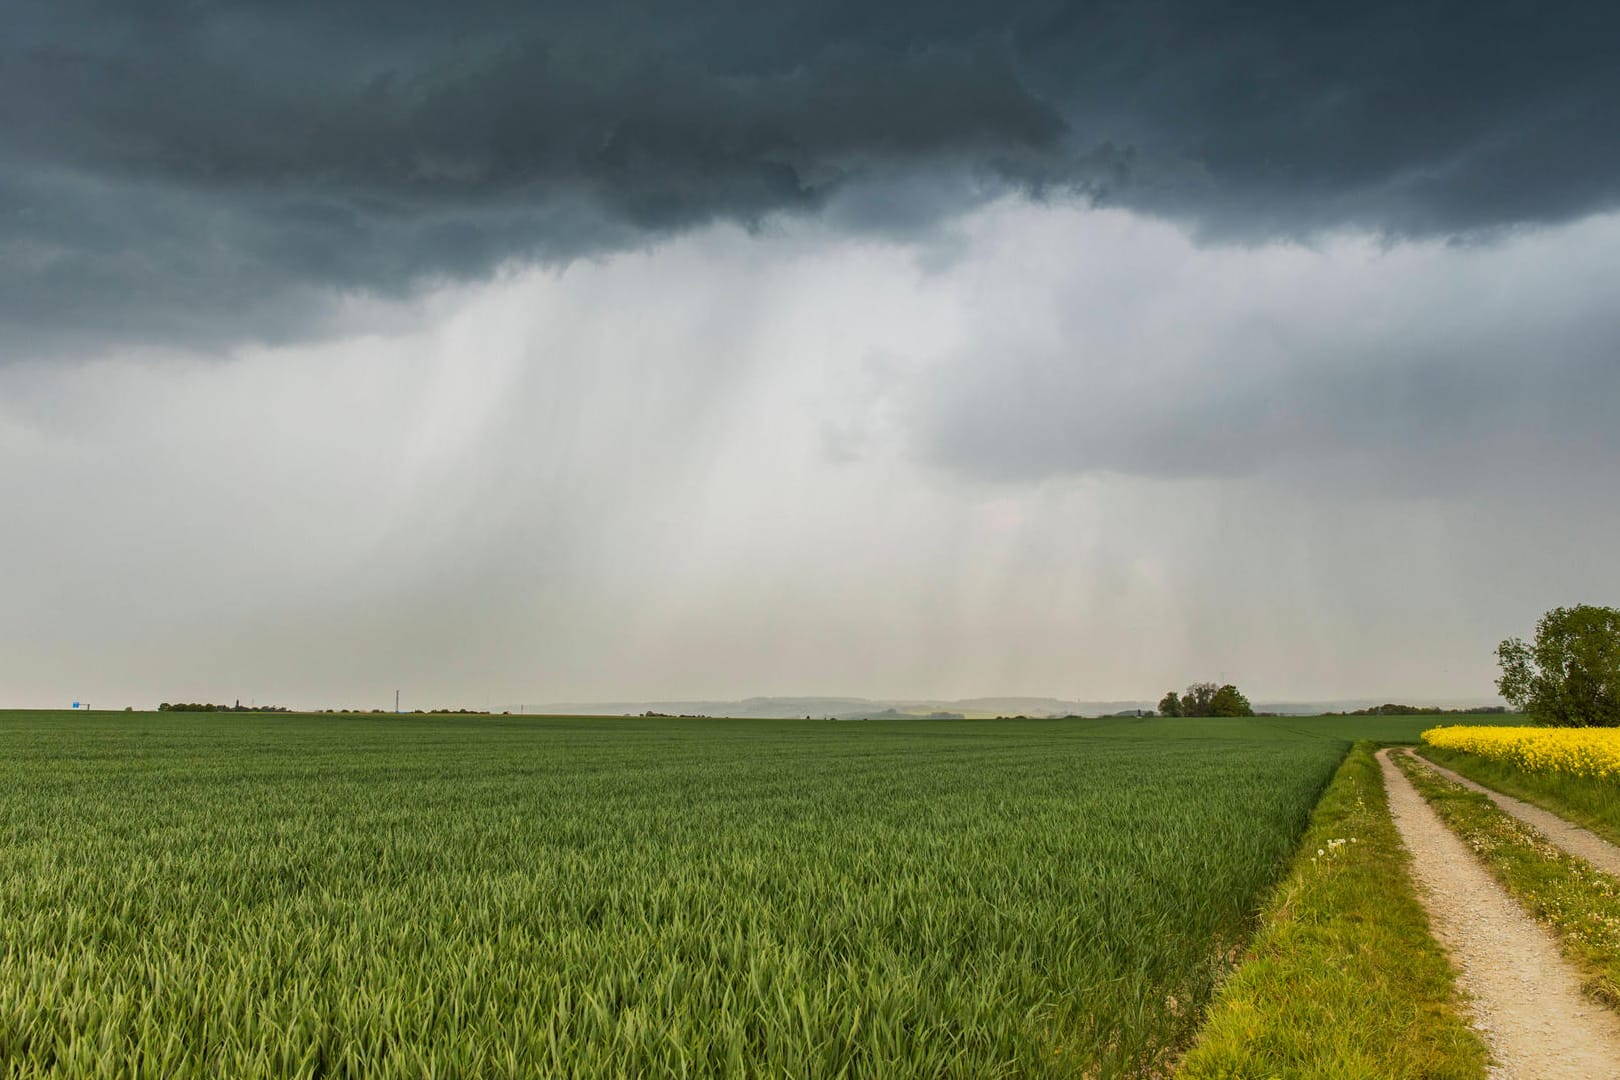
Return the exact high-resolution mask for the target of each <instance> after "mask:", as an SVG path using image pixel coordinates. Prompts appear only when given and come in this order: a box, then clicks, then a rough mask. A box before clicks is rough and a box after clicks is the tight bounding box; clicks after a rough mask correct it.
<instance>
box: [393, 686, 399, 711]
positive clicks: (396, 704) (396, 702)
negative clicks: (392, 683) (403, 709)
mask: <svg viewBox="0 0 1620 1080" xmlns="http://www.w3.org/2000/svg"><path fill="white" fill-rule="evenodd" d="M394 712H395V713H396V714H397V713H398V712H399V691H398V690H395V691H394Z"/></svg>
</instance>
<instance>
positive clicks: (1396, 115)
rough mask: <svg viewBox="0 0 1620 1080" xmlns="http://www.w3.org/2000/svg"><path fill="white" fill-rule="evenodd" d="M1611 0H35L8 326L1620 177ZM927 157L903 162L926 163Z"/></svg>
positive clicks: (0, 255)
mask: <svg viewBox="0 0 1620 1080" xmlns="http://www.w3.org/2000/svg"><path fill="white" fill-rule="evenodd" d="M1617 31H1620V13H1617V12H1616V9H1614V8H1613V7H1611V6H1609V5H1601V4H1582V5H1561V4H1540V5H1530V4H1527V3H1514V4H1488V3H1466V4H1465V3H1434V4H1427V5H1421V6H1416V5H1404V4H1388V5H1366V4H1363V5H1322V6H1318V5H1307V4H1297V3H1280V2H1279V3H1272V4H1238V3H1230V4H1220V3H1208V2H1202V0H1199V2H1195V0H1174V2H1159V3H1129V4H1127V3H1101V4H1061V3H1052V2H1050V0H1041V2H1023V0H995V2H989V0H964V2H955V3H938V2H934V0H930V2H915V3H911V2H891V3H883V4H871V3H866V2H861V3H854V2H849V3H843V2H839V3H827V2H805V0H759V2H749V3H742V2H717V0H704V2H691V3H681V4H668V3H652V2H650V0H626V2H619V3H599V4H584V3H578V2H573V3H539V4H523V5H517V4H508V3H492V2H487V0H486V2H463V3H459V4H456V5H445V4H422V3H401V2H390V3H356V4H342V5H334V4H317V3H296V2H286V0H283V2H277V3H262V4H260V3H249V2H245V0H234V2H220V3H203V2H185V3H179V2H169V3H163V2H153V3H144V4H115V3H112V2H110V0H22V2H20V3H16V4H13V5H12V6H11V8H10V9H9V10H8V14H7V27H6V33H5V35H4V40H3V42H0V321H3V323H4V325H5V326H6V328H7V330H6V333H5V336H4V338H0V348H3V349H4V354H5V355H8V356H15V355H18V354H20V353H23V352H28V351H41V350H44V351H52V350H60V349H68V348H71V349H80V348H85V347H93V346H94V345H95V344H96V343H98V342H108V341H131V340H137V341H138V340H154V341H182V342H189V343H194V344H212V343H217V342H223V341H228V340H231V339H233V338H238V337H244V336H249V337H264V338H278V337H287V336H295V335H298V334H303V333H312V332H318V331H319V330H320V328H321V326H322V325H323V323H322V319H323V318H325V317H326V316H327V315H328V314H329V312H330V305H331V303H332V300H333V298H334V297H338V296H342V295H344V294H347V293H360V294H382V295H398V294H401V293H403V292H405V291H407V290H409V289H411V288H414V287H417V286H420V285H422V284H424V283H430V282H433V281H439V280H461V279H468V278H476V277H479V276H481V275H485V274H488V273H490V272H491V271H492V270H494V269H495V268H496V267H498V266H499V265H501V264H502V262H503V261H505V260H508V259H513V258H521V259H534V258H539V259H566V258H569V257H572V256H574V255H577V254H580V253H585V252H591V251H598V250H609V249H617V248H622V247H625V246H627V245H634V244H636V243H640V242H644V241H645V240H647V239H649V238H655V237H658V236H662V235H666V234H668V233H670V232H672V231H674V230H678V229H681V228H683V227H687V226H691V225H694V224H699V223H703V222H707V221H712V220H716V219H728V220H738V221H743V222H757V221H760V220H762V219H764V218H765V217H767V216H769V215H772V214H776V213H781V212H789V213H792V212H816V211H820V210H823V209H826V208H828V207H829V206H831V207H832V208H833V209H834V210H835V213H834V214H833V215H832V220H834V221H835V222H837V223H838V224H839V225H840V226H841V227H850V228H861V229H879V230H882V229H915V228H917V227H920V226H924V225H926V224H927V222H928V221H929V220H933V219H937V217H938V216H939V215H943V214H948V213H951V212H952V211H954V210H956V209H960V208H962V207H963V206H965V205H967V204H970V203H971V202H972V201H974V200H976V199H978V198H982V197H983V196H984V195H985V194H986V193H993V192H996V191H1001V190H1006V189H1007V188H1008V187H1017V188H1022V189H1025V190H1029V191H1033V192H1049V191H1060V192H1076V193H1079V194H1080V195H1082V196H1086V197H1090V198H1093V199H1096V200H1098V201H1100V202H1104V203H1109V204H1117V205H1124V206H1129V207H1133V208H1136V209H1141V210H1147V211H1151V212H1155V213H1159V214H1163V215H1167V216H1171V217H1174V218H1177V219H1179V220H1183V221H1186V222H1189V223H1191V224H1192V225H1194V226H1195V227H1197V228H1199V229H1200V230H1202V231H1204V232H1206V233H1208V234H1210V235H1216V236H1242V237H1254V236H1268V235H1277V234H1289V235H1293V234H1299V233H1306V232H1310V231H1312V230H1315V229H1318V228H1323V227H1333V226H1339V225H1349V226H1354V227H1358V228H1367V229H1372V230H1377V231H1389V232H1393V233H1399V234H1418V235H1423V234H1434V233H1446V232H1454V231H1464V230H1472V229H1478V228H1489V227H1493V226H1499V225H1508V224H1515V223H1523V222H1550V221H1558V220H1563V219H1568V218H1571V217H1576V216H1580V215H1582V214H1585V213H1588V212H1591V211H1594V210H1599V209H1604V208H1607V207H1610V206H1613V205H1614V203H1615V198H1616V193H1617V191H1620V139H1617V138H1616V135H1617V134H1620V132H1617V129H1616V123H1617V121H1616V117H1617V116H1620V108H1617V106H1620V65H1616V64H1614V63H1613V62H1612V51H1613V43H1614V42H1615V41H1616V40H1617ZM913 193H915V194H916V197H912V196H913Z"/></svg>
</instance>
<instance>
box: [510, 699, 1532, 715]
mask: <svg viewBox="0 0 1620 1080" xmlns="http://www.w3.org/2000/svg"><path fill="white" fill-rule="evenodd" d="M1392 700H1397V699H1395V698H1391V697H1389V696H1387V695H1386V696H1384V697H1377V698H1371V697H1369V698H1355V699H1350V700H1342V701H1302V702H1267V701H1256V702H1255V703H1254V708H1255V711H1257V712H1269V713H1280V714H1282V715H1284V716H1311V715H1315V714H1317V713H1323V712H1350V711H1353V710H1355V709H1364V708H1368V707H1370V706H1374V705H1379V704H1381V703H1383V702H1385V701H1392ZM1399 700H1402V701H1409V702H1410V703H1412V704H1414V705H1439V706H1442V707H1446V708H1471V707H1475V706H1482V705H1500V704H1501V702H1500V701H1497V700H1494V699H1490V698H1478V699H1471V700H1456V699H1449V700H1428V699H1413V698H1400V699H1399ZM1157 704H1158V700H1157V699H1156V698H1155V699H1154V700H1152V701H1148V700H1145V699H1144V700H1138V701H1081V700H1073V701H1066V700H1064V699H1062V698H1050V697H977V698H959V699H956V700H946V699H915V698H893V699H887V698H886V699H873V698H859V697H750V698H742V699H740V700H736V701H595V702H577V701H575V702H554V703H550V704H545V705H529V706H525V709H524V711H526V712H530V713H550V714H553V715H576V716H627V715H628V716H638V715H640V714H641V713H645V712H654V713H666V714H669V715H672V716H716V717H731V718H742V717H760V718H763V719H784V720H785V719H792V718H802V717H806V716H809V717H812V718H814V719H822V718H831V719H838V720H862V719H872V718H895V717H906V716H913V717H928V716H946V715H948V716H953V717H955V716H960V717H963V718H966V719H970V720H978V719H987V718H990V717H996V716H1029V717H1046V716H1113V715H1117V714H1119V713H1127V712H1132V711H1134V710H1137V709H1152V708H1154V707H1156V706H1157Z"/></svg>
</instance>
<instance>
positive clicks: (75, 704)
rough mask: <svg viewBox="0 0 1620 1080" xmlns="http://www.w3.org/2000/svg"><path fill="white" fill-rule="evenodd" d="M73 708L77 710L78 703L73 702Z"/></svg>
mask: <svg viewBox="0 0 1620 1080" xmlns="http://www.w3.org/2000/svg"><path fill="white" fill-rule="evenodd" d="M73 707H74V708H75V709H77V708H78V707H79V703H78V702H77V701H75V702H74V703H73Z"/></svg>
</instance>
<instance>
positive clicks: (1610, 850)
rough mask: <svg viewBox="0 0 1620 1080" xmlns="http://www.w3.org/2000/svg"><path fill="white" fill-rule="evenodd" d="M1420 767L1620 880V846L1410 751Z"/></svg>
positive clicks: (1531, 804)
mask: <svg viewBox="0 0 1620 1080" xmlns="http://www.w3.org/2000/svg"><path fill="white" fill-rule="evenodd" d="M1407 753H1408V754H1411V755H1412V757H1413V758H1414V759H1415V760H1416V761H1417V762H1418V763H1419V764H1421V765H1423V766H1425V767H1427V768H1430V769H1433V770H1434V771H1435V772H1437V773H1439V774H1440V775H1441V776H1443V777H1445V778H1446V779H1447V780H1451V781H1454V782H1456V783H1459V784H1461V785H1462V786H1463V787H1465V788H1469V789H1470V790H1472V791H1477V792H1479V793H1480V794H1482V795H1486V796H1489V797H1490V799H1491V801H1492V802H1494V803H1496V805H1497V806H1500V807H1501V808H1502V810H1503V812H1504V813H1507V814H1510V815H1512V816H1513V817H1516V818H1518V819H1519V820H1520V821H1522V822H1524V823H1525V824H1526V825H1529V826H1531V827H1532V828H1534V829H1536V830H1537V831H1539V832H1540V833H1542V834H1543V835H1544V836H1546V837H1547V839H1548V840H1551V841H1552V842H1553V843H1554V844H1556V845H1557V846H1558V847H1561V848H1563V849H1564V850H1565V851H1567V852H1569V853H1570V854H1571V855H1578V856H1579V857H1581V858H1583V859H1585V860H1586V861H1587V862H1589V863H1591V864H1592V865H1593V866H1595V867H1597V868H1598V869H1599V870H1602V871H1603V872H1604V873H1605V874H1612V875H1614V876H1615V877H1620V846H1616V845H1614V844H1612V843H1610V842H1609V841H1607V840H1605V839H1603V837H1601V836H1599V835H1598V834H1597V833H1595V832H1591V831H1590V830H1587V829H1583V828H1581V827H1580V826H1579V825H1576V824H1575V823H1574V822H1572V821H1565V820H1564V819H1563V818H1561V817H1559V816H1558V815H1557V814H1555V813H1553V812H1552V811H1550V810H1543V809H1542V808H1541V807H1539V806H1536V805H1534V804H1533V803H1527V802H1525V801H1524V800H1522V799H1515V798H1514V797H1513V796H1511V795H1504V794H1502V793H1501V792H1500V791H1496V790H1493V789H1492V788H1488V787H1486V786H1485V785H1484V784H1479V783H1475V782H1474V781H1472V780H1470V779H1468V777H1466V776H1459V775H1458V774H1457V773H1454V772H1452V771H1451V770H1450V769H1448V768H1446V767H1445V766H1443V765H1436V764H1435V763H1434V762H1432V761H1430V760H1429V759H1428V758H1426V757H1423V756H1422V755H1420V754H1412V752H1411V751H1410V750H1408V751H1407Z"/></svg>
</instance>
